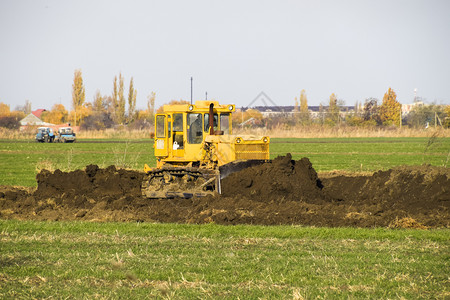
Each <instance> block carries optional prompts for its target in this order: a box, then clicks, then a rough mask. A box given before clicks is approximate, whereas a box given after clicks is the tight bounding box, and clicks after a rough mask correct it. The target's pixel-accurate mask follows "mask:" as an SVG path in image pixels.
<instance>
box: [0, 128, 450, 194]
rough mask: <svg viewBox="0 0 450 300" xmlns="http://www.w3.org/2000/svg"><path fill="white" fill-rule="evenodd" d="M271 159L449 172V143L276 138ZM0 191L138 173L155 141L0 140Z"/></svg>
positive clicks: (326, 167)
mask: <svg viewBox="0 0 450 300" xmlns="http://www.w3.org/2000/svg"><path fill="white" fill-rule="evenodd" d="M270 152H271V158H275V157H276V156H278V155H285V154H286V153H288V152H289V153H292V155H293V158H294V159H300V158H302V157H308V158H309V159H310V160H311V162H312V164H313V167H314V168H315V169H316V171H318V172H327V171H334V170H343V171H348V172H374V171H377V170H381V169H388V168H391V167H393V166H398V165H421V164H423V163H427V164H432V165H436V166H448V164H449V163H450V162H449V157H450V139H449V138H444V137H442V138H439V137H435V138H433V139H432V138H425V137H419V138H320V139H319V138H318V139H307V138H304V139H299V138H295V139H294V138H279V139H277V138H274V139H271V145H270ZM0 154H1V155H0V166H1V168H0V185H19V186H36V181H35V176H36V174H37V173H38V172H39V171H40V170H41V169H44V168H45V169H49V170H55V169H60V170H63V171H69V170H74V169H80V168H81V169H83V168H84V167H85V166H86V165H89V164H97V165H99V166H100V167H107V166H109V165H116V166H118V167H125V168H130V169H136V170H142V169H143V166H144V164H148V165H150V166H155V165H156V159H155V157H154V155H153V140H150V139H135V140H123V139H119V140H117V139H95V140H94V139H84V140H80V142H79V143H73V144H41V143H36V142H34V141H32V140H31V141H30V140H0Z"/></svg>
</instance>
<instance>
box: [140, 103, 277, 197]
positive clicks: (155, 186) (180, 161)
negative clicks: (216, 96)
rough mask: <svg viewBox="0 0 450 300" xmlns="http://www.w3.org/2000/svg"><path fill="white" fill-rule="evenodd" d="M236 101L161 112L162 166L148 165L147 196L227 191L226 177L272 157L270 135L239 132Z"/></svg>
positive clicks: (158, 121) (144, 190)
mask: <svg viewBox="0 0 450 300" xmlns="http://www.w3.org/2000/svg"><path fill="white" fill-rule="evenodd" d="M235 109H236V108H235V106H234V105H233V104H227V105H220V104H219V103H218V102H217V101H196V102H195V104H177V105H164V106H163V113H158V114H156V116H155V141H154V145H153V147H154V151H155V156H156V167H155V168H150V167H149V166H148V165H147V164H146V165H145V167H144V171H145V173H146V176H145V178H144V181H143V183H142V188H141V190H142V194H143V196H145V197H147V198H175V197H184V198H190V197H194V196H206V195H210V194H220V193H221V184H220V182H221V179H223V178H225V177H226V176H228V175H229V174H231V173H233V172H236V171H239V170H242V169H244V168H247V167H250V166H253V165H256V164H261V163H263V162H265V161H268V160H269V143H270V139H269V137H267V136H253V135H233V134H232V122H231V114H232V113H233V112H235Z"/></svg>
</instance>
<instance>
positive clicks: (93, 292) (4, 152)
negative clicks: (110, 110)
mask: <svg viewBox="0 0 450 300" xmlns="http://www.w3.org/2000/svg"><path fill="white" fill-rule="evenodd" d="M151 142H152V141H149V140H130V141H124V140H95V141H89V140H87V141H85V142H80V143H74V144H38V143H34V142H28V141H6V140H3V141H0V185H19V186H35V185H36V182H35V175H36V173H37V172H38V171H39V170H40V169H43V168H47V169H50V170H52V169H56V168H59V169H62V170H74V169H77V168H84V167H85V166H86V165H88V164H97V165H99V166H101V167H106V166H108V165H111V164H113V165H116V166H119V167H125V168H132V169H142V166H143V165H144V163H147V164H149V165H151V166H154V165H155V157H154V156H153V149H152V143H151ZM271 142H272V143H271V157H272V158H274V157H276V156H278V155H284V154H286V153H288V152H290V153H292V154H293V158H294V159H300V158H302V157H309V158H310V160H311V161H312V163H313V166H314V168H315V169H316V170H317V171H319V172H323V171H331V170H345V171H349V172H360V171H363V172H365V171H376V170H379V169H388V168H390V167H393V166H397V165H403V164H407V165H418V164H423V163H429V164H432V165H437V166H448V164H449V163H450V161H449V150H450V141H449V139H443V138H442V139H436V140H430V139H427V138H379V139H378V138H352V139H347V138H346V139H272V140H271ZM449 233H450V230H448V229H441V230H393V229H382V228H378V229H357V228H310V227H301V226H271V227H265V226H250V225H247V226H219V225H215V224H209V225H176V224H150V223H93V222H36V221H14V220H0V298H1V299H30V298H31V299H33V298H38V299H42V298H56V299H63V298H69V299H72V298H76V299H129V298H133V299H148V298H150V299H153V298H156V299H191V298H194V299H195V298H196V299H205V298H206V299H217V298H219V299H223V298H228V299H286V298H287V299H313V298H319V299H336V298H339V299H341V298H345V299H348V298H350V299H354V298H357V299H367V298H369V299H388V298H390V299H392V298H395V299H398V298H400V299H402V298H403V299H449V298H450V288H449V287H450V285H449V277H448V270H449V269H450V234H449Z"/></svg>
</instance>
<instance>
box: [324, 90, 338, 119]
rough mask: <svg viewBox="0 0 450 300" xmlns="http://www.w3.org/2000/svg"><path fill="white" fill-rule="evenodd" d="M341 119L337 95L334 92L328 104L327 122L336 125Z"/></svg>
mask: <svg viewBox="0 0 450 300" xmlns="http://www.w3.org/2000/svg"><path fill="white" fill-rule="evenodd" d="M338 121H339V106H338V101H337V97H336V95H335V94H334V93H332V94H331V95H330V102H329V104H328V115H327V122H328V123H329V124H330V125H335V124H336V123H337V122H338Z"/></svg>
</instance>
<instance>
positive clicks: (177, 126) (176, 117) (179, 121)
mask: <svg viewBox="0 0 450 300" xmlns="http://www.w3.org/2000/svg"><path fill="white" fill-rule="evenodd" d="M173 131H183V114H173Z"/></svg>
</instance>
